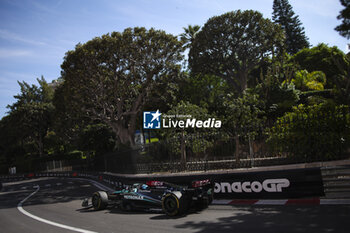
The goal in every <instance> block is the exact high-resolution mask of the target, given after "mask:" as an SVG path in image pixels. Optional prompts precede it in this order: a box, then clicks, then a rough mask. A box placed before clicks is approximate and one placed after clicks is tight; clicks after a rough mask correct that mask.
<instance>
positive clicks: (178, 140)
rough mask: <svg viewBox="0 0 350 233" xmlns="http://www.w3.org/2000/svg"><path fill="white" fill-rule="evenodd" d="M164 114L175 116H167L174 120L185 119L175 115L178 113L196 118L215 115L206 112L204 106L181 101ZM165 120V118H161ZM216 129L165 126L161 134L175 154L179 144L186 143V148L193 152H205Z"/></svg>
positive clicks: (178, 150) (177, 151)
mask: <svg viewBox="0 0 350 233" xmlns="http://www.w3.org/2000/svg"><path fill="white" fill-rule="evenodd" d="M166 115H169V116H175V117H172V118H169V119H171V120H173V121H175V120H186V119H187V117H185V118H183V117H176V116H179V115H187V116H188V115H190V116H191V118H192V119H193V118H195V119H197V120H203V121H204V120H207V119H208V118H215V116H213V115H211V114H208V111H207V109H206V108H204V107H200V106H197V105H195V104H191V103H189V102H184V101H181V102H179V103H178V104H177V105H176V106H174V107H173V108H172V109H171V110H169V111H168V112H167V113H166ZM162 120H165V121H167V120H168V119H167V118H164V117H163V118H162ZM216 131H217V129H211V128H209V129H208V128H167V129H163V130H162V134H163V136H164V137H165V138H167V140H168V143H169V144H168V145H169V146H170V147H171V151H173V152H174V153H175V154H180V152H181V144H182V143H184V144H185V145H186V149H187V150H191V151H192V152H193V153H194V154H200V153H205V151H206V150H207V149H208V148H210V147H212V146H213V143H214V140H213V139H211V138H210V137H206V136H210V135H212V134H215V133H216Z"/></svg>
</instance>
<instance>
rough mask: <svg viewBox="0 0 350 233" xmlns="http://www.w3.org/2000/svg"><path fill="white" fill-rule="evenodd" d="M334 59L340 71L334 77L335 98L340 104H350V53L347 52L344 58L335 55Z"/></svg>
mask: <svg viewBox="0 0 350 233" xmlns="http://www.w3.org/2000/svg"><path fill="white" fill-rule="evenodd" d="M333 61H334V63H335V64H336V66H337V67H338V69H339V71H340V72H339V73H338V74H337V75H336V77H335V79H334V82H335V86H336V88H335V89H334V91H335V97H336V98H335V99H336V101H337V102H338V103H340V104H347V105H350V54H347V55H346V56H345V57H344V59H342V58H340V57H333Z"/></svg>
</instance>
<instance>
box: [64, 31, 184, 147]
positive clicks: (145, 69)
mask: <svg viewBox="0 0 350 233" xmlns="http://www.w3.org/2000/svg"><path fill="white" fill-rule="evenodd" d="M181 49H182V47H181V43H180V42H179V41H178V40H177V38H176V37H175V36H173V35H170V34H166V33H165V32H164V31H159V30H155V29H153V28H152V29H150V30H146V29H145V28H133V29H132V28H128V29H125V30H124V32H123V33H119V32H113V33H111V34H107V35H103V36H102V37H97V38H95V39H93V40H91V41H88V42H87V43H85V44H84V45H77V46H76V48H75V50H74V51H69V52H68V53H67V55H66V57H65V60H64V62H63V64H62V69H63V71H62V77H63V79H64V81H65V82H64V88H65V94H66V95H68V97H69V100H70V101H71V104H72V105H73V106H74V108H75V109H77V110H79V111H81V112H82V113H84V114H85V115H86V116H87V117H89V118H90V119H96V120H99V121H101V122H103V123H104V124H106V125H108V126H109V127H110V128H111V129H112V130H113V131H114V133H115V134H116V136H117V139H118V141H119V143H120V144H124V145H127V144H129V145H133V144H134V138H133V137H134V132H135V130H136V118H137V116H138V115H139V113H140V111H141V110H142V109H143V108H144V106H145V103H146V102H147V101H150V100H151V99H152V95H151V94H152V92H154V90H159V91H164V92H166V89H161V88H160V87H161V84H163V83H167V82H172V80H174V79H176V78H177V77H178V74H179V70H180V66H179V62H180V61H181V59H182V56H181Z"/></svg>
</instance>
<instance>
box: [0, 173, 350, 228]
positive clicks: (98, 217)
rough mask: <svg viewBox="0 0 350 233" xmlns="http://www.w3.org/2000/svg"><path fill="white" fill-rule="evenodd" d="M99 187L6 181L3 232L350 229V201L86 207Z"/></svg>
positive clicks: (0, 195)
mask: <svg viewBox="0 0 350 233" xmlns="http://www.w3.org/2000/svg"><path fill="white" fill-rule="evenodd" d="M96 190H99V188H98V187H95V185H94V184H92V183H90V182H89V181H88V180H77V179H68V178H66V179H64V178H61V179H59V178H41V179H35V180H27V181H18V182H13V183H7V184H5V186H4V188H3V190H2V191H1V192H0V232H4V233H12V232H16V233H17V232H21V233H24V232H25V233H31V232H53V233H57V232H85V233H91V232H137V233H150V232H152V233H157V232H198V233H209V232H214V233H216V232H239V233H240V232H264V233H266V232H281V233H283V232H317V233H321V232H337V233H338V232H350V205H287V206H286V205H281V206H271V205H266V206H264V205H259V206H254V205H211V206H209V208H208V209H206V210H204V211H201V212H190V213H188V214H187V215H185V216H181V217H177V218H169V217H167V216H166V215H164V214H163V213H162V212H161V211H159V210H151V211H131V212H123V211H120V210H118V209H116V208H109V209H106V210H103V211H93V210H91V209H84V208H82V207H81V199H83V198H84V197H86V196H89V195H90V194H91V193H93V192H94V191H96ZM21 211H22V212H21ZM23 212H24V213H27V214H28V215H29V216H28V215H26V214H24V213H23ZM35 218H38V219H39V220H40V221H39V220H38V219H35ZM43 220H45V221H46V222H45V221H43ZM52 224H56V225H52ZM63 227H65V228H63Z"/></svg>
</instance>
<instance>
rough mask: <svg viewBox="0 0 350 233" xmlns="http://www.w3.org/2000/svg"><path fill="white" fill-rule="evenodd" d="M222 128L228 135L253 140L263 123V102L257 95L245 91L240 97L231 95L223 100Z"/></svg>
mask: <svg viewBox="0 0 350 233" xmlns="http://www.w3.org/2000/svg"><path fill="white" fill-rule="evenodd" d="M224 106H225V107H226V113H225V119H224V126H225V129H226V130H227V131H228V133H229V134H230V135H235V136H237V135H238V136H243V137H246V138H250V139H254V137H255V136H257V134H258V132H259V131H260V129H261V127H262V126H263V124H264V122H265V120H266V119H265V118H264V113H265V112H264V108H265V106H264V102H263V101H262V100H261V99H260V98H259V96H258V95H257V94H254V93H250V92H249V90H248V91H246V92H245V93H244V94H243V96H242V97H240V98H234V96H232V95H231V94H229V95H227V97H226V98H225V99H224Z"/></svg>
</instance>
